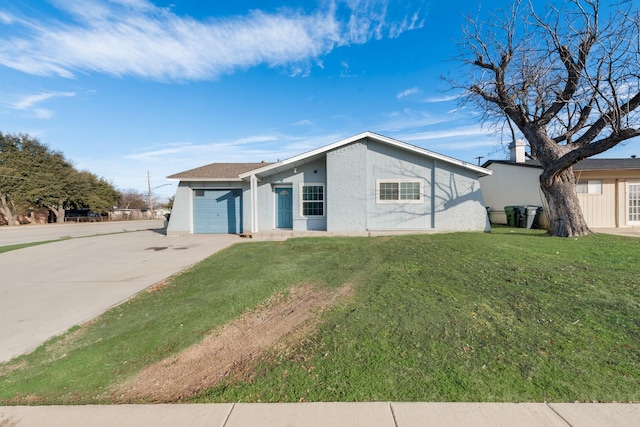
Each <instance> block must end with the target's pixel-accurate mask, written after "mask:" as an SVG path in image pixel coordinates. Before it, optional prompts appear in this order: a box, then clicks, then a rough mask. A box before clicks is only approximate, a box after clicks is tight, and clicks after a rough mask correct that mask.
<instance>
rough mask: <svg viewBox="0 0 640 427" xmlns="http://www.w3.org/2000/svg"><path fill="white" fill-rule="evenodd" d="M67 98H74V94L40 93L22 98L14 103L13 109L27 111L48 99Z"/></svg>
mask: <svg viewBox="0 0 640 427" xmlns="http://www.w3.org/2000/svg"><path fill="white" fill-rule="evenodd" d="M69 96H76V94H75V92H42V93H38V94H34V95H27V96H25V97H23V98H22V99H20V100H19V101H18V102H16V103H14V104H13V107H14V108H16V109H18V110H27V109H30V108H33V107H34V106H35V105H36V104H39V103H41V102H44V101H46V100H48V99H51V98H57V97H69Z"/></svg>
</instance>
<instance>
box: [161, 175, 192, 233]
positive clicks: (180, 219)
mask: <svg viewBox="0 0 640 427" xmlns="http://www.w3.org/2000/svg"><path fill="white" fill-rule="evenodd" d="M189 184H190V183H189V182H184V181H180V182H179V183H178V188H176V195H175V198H174V199H173V209H171V216H170V218H169V225H168V226H167V234H188V233H191V232H192V231H193V223H192V218H193V215H192V213H193V212H192V211H193V199H192V196H193V194H192V193H193V191H192V190H191V187H190V186H189Z"/></svg>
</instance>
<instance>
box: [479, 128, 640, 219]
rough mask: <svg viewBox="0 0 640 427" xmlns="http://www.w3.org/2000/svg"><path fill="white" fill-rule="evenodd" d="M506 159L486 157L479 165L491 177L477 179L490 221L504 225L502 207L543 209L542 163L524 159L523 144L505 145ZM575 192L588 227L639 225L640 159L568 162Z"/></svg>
mask: <svg viewBox="0 0 640 427" xmlns="http://www.w3.org/2000/svg"><path fill="white" fill-rule="evenodd" d="M509 148H510V159H509V160H489V161H487V162H485V163H484V164H483V165H482V166H483V167H485V168H487V169H491V170H492V171H493V174H492V175H489V176H485V177H482V178H480V183H481V185H482V193H483V196H484V200H485V203H486V204H487V206H488V207H489V218H490V219H491V222H492V223H495V224H506V223H507V220H506V216H505V212H504V207H505V206H518V205H531V206H541V207H544V205H545V203H544V195H543V194H542V191H541V190H540V181H539V177H540V174H541V173H542V166H541V165H540V163H539V162H538V161H536V160H527V159H526V156H525V143H524V141H522V140H518V141H516V143H515V144H512V145H511V146H510V147H509ZM573 172H574V175H575V177H576V182H577V186H576V191H577V193H578V199H579V201H580V206H581V208H582V213H583V215H584V218H585V221H586V222H587V225H588V226H589V227H631V226H640V159H636V158H626V159H594V158H590V159H585V160H582V161H580V162H578V163H577V164H575V165H574V166H573Z"/></svg>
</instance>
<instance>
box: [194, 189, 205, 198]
mask: <svg viewBox="0 0 640 427" xmlns="http://www.w3.org/2000/svg"><path fill="white" fill-rule="evenodd" d="M195 196H196V197H204V190H195Z"/></svg>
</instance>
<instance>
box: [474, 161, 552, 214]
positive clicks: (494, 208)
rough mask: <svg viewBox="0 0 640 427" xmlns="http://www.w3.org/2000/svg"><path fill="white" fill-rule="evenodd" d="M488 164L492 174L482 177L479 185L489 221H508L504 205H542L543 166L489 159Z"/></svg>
mask: <svg viewBox="0 0 640 427" xmlns="http://www.w3.org/2000/svg"><path fill="white" fill-rule="evenodd" d="M487 168H488V169H491V170H493V171H494V172H493V175H490V176H483V177H481V178H480V185H481V187H482V195H483V197H484V203H485V204H486V206H488V207H489V215H490V218H491V221H492V222H494V223H496V224H506V223H507V217H506V215H505V213H504V207H505V206H543V205H542V194H541V192H540V173H541V172H542V169H539V168H532V167H526V166H516V165H511V164H504V163H492V164H490V165H489V166H487Z"/></svg>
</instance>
